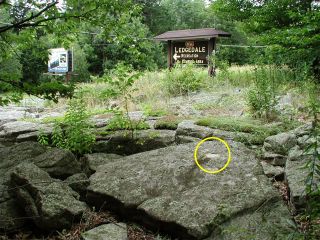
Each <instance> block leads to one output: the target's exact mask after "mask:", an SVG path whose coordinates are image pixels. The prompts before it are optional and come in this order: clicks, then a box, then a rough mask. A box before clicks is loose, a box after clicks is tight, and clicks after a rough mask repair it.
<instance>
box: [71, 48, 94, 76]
mask: <svg viewBox="0 0 320 240" xmlns="http://www.w3.org/2000/svg"><path fill="white" fill-rule="evenodd" d="M72 49H73V64H74V70H73V72H74V74H75V76H73V77H72V80H73V81H75V82H88V81H89V80H90V72H89V70H88V69H89V63H88V61H87V58H86V55H85V52H84V51H83V50H82V48H81V47H80V46H79V44H73V45H72Z"/></svg>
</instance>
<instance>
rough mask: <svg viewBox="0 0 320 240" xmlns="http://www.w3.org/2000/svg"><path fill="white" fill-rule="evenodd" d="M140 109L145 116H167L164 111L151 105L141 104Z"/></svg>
mask: <svg viewBox="0 0 320 240" xmlns="http://www.w3.org/2000/svg"><path fill="white" fill-rule="evenodd" d="M142 109H143V113H144V115H145V116H151V117H161V116H164V115H166V114H167V111H166V110H165V109H156V108H155V107H154V106H152V105H151V104H143V105H142Z"/></svg>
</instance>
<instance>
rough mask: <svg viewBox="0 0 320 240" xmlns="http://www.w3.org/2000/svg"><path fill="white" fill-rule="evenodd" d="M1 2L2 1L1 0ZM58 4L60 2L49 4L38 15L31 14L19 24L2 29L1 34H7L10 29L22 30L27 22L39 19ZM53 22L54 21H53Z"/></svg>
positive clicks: (0, 28) (0, 29)
mask: <svg viewBox="0 0 320 240" xmlns="http://www.w3.org/2000/svg"><path fill="white" fill-rule="evenodd" d="M0 1H1V0H0ZM57 4H58V1H57V0H56V1H54V2H52V3H50V4H48V5H47V6H46V7H45V8H43V9H42V10H40V11H39V12H38V13H36V14H33V13H32V14H31V16H30V17H27V18H25V19H23V20H21V21H19V22H17V23H12V25H9V26H5V27H0V33H3V32H6V31H8V30H10V29H14V28H18V29H20V28H21V27H20V26H23V25H24V24H26V23H27V22H29V21H31V20H33V19H35V18H37V17H39V16H40V15H41V14H43V13H44V12H46V11H48V10H49V9H50V8H52V7H53V6H55V5H57ZM51 20H52V19H51Z"/></svg>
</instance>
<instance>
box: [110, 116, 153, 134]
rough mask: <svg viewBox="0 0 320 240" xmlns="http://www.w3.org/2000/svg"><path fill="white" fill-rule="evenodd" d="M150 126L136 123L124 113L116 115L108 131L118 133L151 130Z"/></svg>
mask: <svg viewBox="0 0 320 240" xmlns="http://www.w3.org/2000/svg"><path fill="white" fill-rule="evenodd" d="M149 128H150V126H149V125H148V124H147V123H146V122H144V121H142V120H141V121H134V120H131V119H130V118H128V117H127V116H125V115H123V113H122V112H118V113H115V116H114V117H113V118H112V120H111V121H110V122H109V123H108V125H107V127H106V131H117V130H130V131H135V130H145V129H149Z"/></svg>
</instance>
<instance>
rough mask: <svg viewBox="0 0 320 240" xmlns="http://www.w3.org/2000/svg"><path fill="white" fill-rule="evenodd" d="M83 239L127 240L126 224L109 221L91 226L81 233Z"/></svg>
mask: <svg viewBox="0 0 320 240" xmlns="http://www.w3.org/2000/svg"><path fill="white" fill-rule="evenodd" d="M82 238H83V239H84V240H127V239H128V237H127V225H126V224H124V223H117V224H114V223H110V224H104V225H101V226H99V227H96V228H93V229H91V230H90V231H87V232H85V233H83V234H82Z"/></svg>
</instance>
